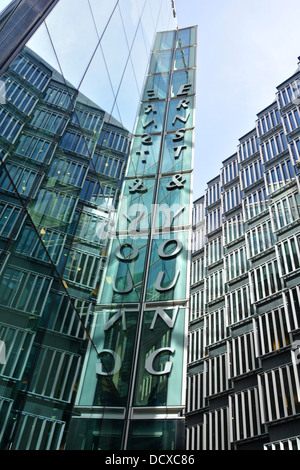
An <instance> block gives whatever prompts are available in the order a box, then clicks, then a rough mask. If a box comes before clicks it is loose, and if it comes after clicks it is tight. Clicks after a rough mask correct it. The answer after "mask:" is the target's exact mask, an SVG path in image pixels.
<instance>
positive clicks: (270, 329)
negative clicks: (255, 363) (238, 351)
mask: <svg viewBox="0 0 300 470" xmlns="http://www.w3.org/2000/svg"><path fill="white" fill-rule="evenodd" d="M256 323H257V328H258V331H257V334H258V339H259V341H258V344H259V355H264V354H268V353H270V352H272V351H277V350H278V349H280V348H284V347H285V346H287V345H288V344H290V339H289V334H288V322H287V318H286V312H285V310H284V307H279V308H277V309H275V310H271V311H270V312H267V313H264V314H262V315H260V316H259V317H258V319H257V320H256Z"/></svg>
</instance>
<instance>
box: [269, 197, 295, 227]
mask: <svg viewBox="0 0 300 470" xmlns="http://www.w3.org/2000/svg"><path fill="white" fill-rule="evenodd" d="M271 209H272V216H273V223H274V227H275V230H279V229H281V228H283V227H285V226H287V225H289V224H291V223H292V222H294V221H296V220H298V219H299V217H300V196H299V193H298V191H297V192H294V193H292V194H290V195H289V196H286V197H283V198H282V199H280V200H279V201H277V202H275V203H274V204H272V206H271Z"/></svg>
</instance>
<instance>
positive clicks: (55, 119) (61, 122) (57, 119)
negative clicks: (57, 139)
mask: <svg viewBox="0 0 300 470" xmlns="http://www.w3.org/2000/svg"><path fill="white" fill-rule="evenodd" d="M31 124H32V126H34V127H37V128H39V129H43V130H45V131H48V132H49V133H50V134H58V135H62V134H63V132H64V129H65V127H66V124H67V119H66V118H65V117H64V116H63V115H62V114H58V113H56V112H50V111H45V110H43V109H36V110H35V112H34V115H33V118H32V121H31Z"/></svg>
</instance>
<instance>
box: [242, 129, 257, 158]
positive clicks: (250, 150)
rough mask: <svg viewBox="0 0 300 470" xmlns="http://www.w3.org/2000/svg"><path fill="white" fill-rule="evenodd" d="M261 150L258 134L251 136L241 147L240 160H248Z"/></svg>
mask: <svg viewBox="0 0 300 470" xmlns="http://www.w3.org/2000/svg"><path fill="white" fill-rule="evenodd" d="M258 151H259V141H258V138H257V136H256V135H253V136H251V137H249V138H248V139H247V140H246V141H245V142H243V143H242V144H241V145H240V147H239V156H240V160H241V161H243V160H247V158H249V157H251V156H252V155H254V154H255V153H256V152H258Z"/></svg>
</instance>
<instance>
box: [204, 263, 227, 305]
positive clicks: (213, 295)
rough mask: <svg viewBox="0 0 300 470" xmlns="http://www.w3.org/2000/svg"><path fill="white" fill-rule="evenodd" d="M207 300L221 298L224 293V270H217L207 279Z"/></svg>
mask: <svg viewBox="0 0 300 470" xmlns="http://www.w3.org/2000/svg"><path fill="white" fill-rule="evenodd" d="M205 283H206V302H211V301H213V300H217V299H219V298H220V297H221V296H222V295H223V294H224V272H223V269H222V270H220V271H217V272H215V273H213V274H211V275H209V276H207V278H206V279H205Z"/></svg>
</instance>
